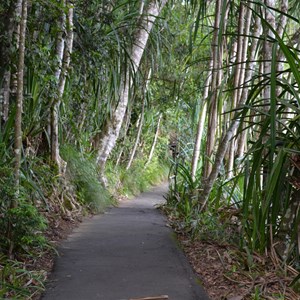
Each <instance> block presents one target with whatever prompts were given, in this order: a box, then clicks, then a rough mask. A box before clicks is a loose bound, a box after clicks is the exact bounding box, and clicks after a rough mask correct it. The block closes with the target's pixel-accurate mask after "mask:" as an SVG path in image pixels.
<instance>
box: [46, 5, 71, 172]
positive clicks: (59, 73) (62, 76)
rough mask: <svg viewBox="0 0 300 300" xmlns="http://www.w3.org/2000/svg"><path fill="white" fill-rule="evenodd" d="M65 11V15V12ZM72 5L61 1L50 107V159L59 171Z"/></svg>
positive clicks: (69, 58) (60, 167)
mask: <svg viewBox="0 0 300 300" xmlns="http://www.w3.org/2000/svg"><path fill="white" fill-rule="evenodd" d="M65 11H67V13H66V12H65ZM73 15H74V8H73V4H72V2H71V1H69V0H67V1H66V0H63V1H62V11H61V16H60V20H59V24H58V25H59V27H60V30H59V33H58V36H57V44H56V57H57V60H58V64H57V69H56V72H55V78H56V80H57V92H56V96H55V97H54V100H53V104H52V107H51V124H50V125H51V126H50V127H51V159H52V160H53V161H54V162H55V163H56V164H57V166H58V168H59V171H60V172H61V171H62V169H63V165H64V163H63V161H62V159H61V157H60V154H59V130H58V124H59V108H60V104H61V101H62V97H63V94H64V90H65V84H66V79H67V74H68V69H69V65H70V61H71V53H72V50H73V38H74V33H73Z"/></svg>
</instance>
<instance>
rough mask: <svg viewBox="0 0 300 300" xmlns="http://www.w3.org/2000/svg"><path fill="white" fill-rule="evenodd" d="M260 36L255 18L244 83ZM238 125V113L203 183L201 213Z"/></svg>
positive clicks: (248, 78)
mask: <svg viewBox="0 0 300 300" xmlns="http://www.w3.org/2000/svg"><path fill="white" fill-rule="evenodd" d="M260 34H261V23H260V19H259V17H256V19H255V26H254V32H253V39H252V43H251V48H250V54H249V55H250V57H249V62H248V67H247V70H246V76H245V82H248V81H250V79H251V77H252V75H253V72H254V69H255V65H256V62H255V57H256V50H257V46H258V41H259V39H258V38H259V36H260ZM244 90H245V93H242V96H241V99H240V101H239V105H238V106H237V108H242V107H243V105H244V104H245V102H246V101H247V97H248V90H247V87H245V89H244ZM239 125H240V119H239V116H238V112H236V113H235V115H234V117H233V120H232V122H231V125H230V127H229V129H228V130H227V131H226V132H225V134H224V136H223V138H222V140H221V142H220V143H219V146H218V150H217V153H216V159H215V162H214V165H213V168H212V171H211V173H210V175H209V177H208V178H207V180H206V181H205V182H204V185H203V191H202V193H201V195H200V201H201V203H202V207H201V211H202V210H203V209H204V208H205V207H206V204H207V201H208V199H209V195H210V192H211V190H212V188H213V185H214V183H215V180H216V178H217V176H218V174H219V172H220V169H221V166H222V163H223V160H224V156H225V153H226V150H227V148H228V145H229V142H230V140H231V139H232V138H233V136H234V133H235V131H236V129H237V128H238V126H239Z"/></svg>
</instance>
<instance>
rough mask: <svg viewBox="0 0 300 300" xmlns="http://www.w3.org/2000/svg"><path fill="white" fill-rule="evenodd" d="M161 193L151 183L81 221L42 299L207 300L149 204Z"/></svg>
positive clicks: (62, 250) (163, 188)
mask: <svg viewBox="0 0 300 300" xmlns="http://www.w3.org/2000/svg"><path fill="white" fill-rule="evenodd" d="M166 191H167V186H166V185H162V186H158V187H155V188H153V189H152V190H151V191H149V192H146V193H143V194H141V195H140V196H138V197H136V198H135V199H134V200H131V201H126V202H125V203H122V204H121V205H120V206H119V207H118V208H112V209H109V210H108V211H107V212H106V213H105V214H104V215H98V216H95V217H93V218H92V219H89V220H88V221H85V222H83V223H82V224H81V225H80V227H79V228H77V229H76V230H75V231H74V233H73V234H72V235H70V237H69V238H68V239H67V240H66V241H65V242H64V243H63V244H62V246H61V247H60V249H59V253H60V257H59V258H58V259H57V260H56V263H55V267H54V271H53V273H52V274H51V276H50V278H49V282H48V285H47V289H46V293H45V295H44V297H42V299H44V300H93V299H102V300H128V299H134V298H144V297H154V296H158V295H168V299H170V300H206V299H209V298H208V297H207V296H206V295H205V293H204V292H203V290H202V288H201V287H200V286H199V284H198V283H197V279H196V276H195V275H194V273H193V272H192V270H191V268H190V266H189V264H188V262H187V260H186V258H185V257H184V255H183V253H182V251H181V250H180V248H179V247H178V245H177V243H176V239H175V236H174V234H173V232H172V231H171V230H170V229H169V228H167V227H166V226H165V224H166V219H165V217H164V216H163V215H162V214H161V213H160V212H159V211H158V210H157V209H155V208H154V205H155V204H158V203H161V202H163V201H164V199H163V194H164V193H166ZM158 299H160V298H158ZM161 299H167V298H161Z"/></svg>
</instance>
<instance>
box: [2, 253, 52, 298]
mask: <svg viewBox="0 0 300 300" xmlns="http://www.w3.org/2000/svg"><path fill="white" fill-rule="evenodd" d="M46 275H47V274H46V271H33V270H29V269H28V268H27V266H26V263H24V262H19V261H15V260H8V259H7V258H6V257H5V256H0V278H1V279H0V298H1V299H32V298H33V297H34V296H35V295H36V294H37V293H40V292H42V291H43V290H44V285H43V282H44V281H45V278H46Z"/></svg>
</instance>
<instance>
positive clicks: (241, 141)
mask: <svg viewBox="0 0 300 300" xmlns="http://www.w3.org/2000/svg"><path fill="white" fill-rule="evenodd" d="M261 33H262V28H261V20H260V17H259V16H256V17H255V24H254V28H253V38H252V42H251V47H250V51H249V59H248V63H247V67H246V73H245V83H244V88H243V91H242V95H241V102H242V103H245V102H246V100H247V98H248V94H249V89H248V87H247V85H248V84H249V83H250V80H251V78H252V76H253V73H254V70H255V66H256V65H257V63H256V61H255V58H256V53H257V52H258V51H257V46H258V41H259V39H258V38H259V36H260V35H261ZM246 137H247V130H243V131H242V133H241V134H240V136H239V138H238V142H237V143H238V145H237V157H238V158H242V157H243V155H244V150H245V144H246Z"/></svg>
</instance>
